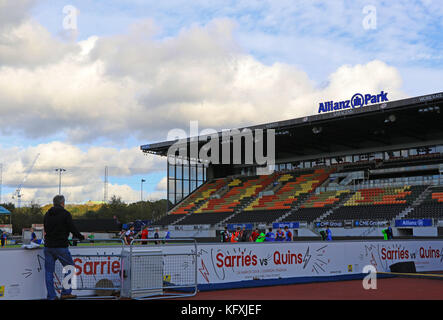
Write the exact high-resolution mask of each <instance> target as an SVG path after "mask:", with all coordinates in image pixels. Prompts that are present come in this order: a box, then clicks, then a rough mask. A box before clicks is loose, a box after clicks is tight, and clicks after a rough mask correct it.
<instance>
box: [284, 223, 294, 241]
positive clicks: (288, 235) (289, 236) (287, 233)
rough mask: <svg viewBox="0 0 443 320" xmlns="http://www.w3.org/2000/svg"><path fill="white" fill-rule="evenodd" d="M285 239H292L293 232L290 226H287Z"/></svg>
mask: <svg viewBox="0 0 443 320" xmlns="http://www.w3.org/2000/svg"><path fill="white" fill-rule="evenodd" d="M285 241H292V232H291V231H290V230H289V227H288V226H285Z"/></svg>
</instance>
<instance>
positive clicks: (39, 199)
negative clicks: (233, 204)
mask: <svg viewBox="0 0 443 320" xmlns="http://www.w3.org/2000/svg"><path fill="white" fill-rule="evenodd" d="M442 28H443V7H442V6H441V3H440V1H437V0H415V1H412V0H410V1H377V0H373V1H366V0H362V1H360V0H356V1H340V0H334V1H317V0H300V1H298V0H291V1H289V0H288V1H286V0H272V1H258V0H257V1H253V0H239V1H228V0H227V1H215V0H206V1H203V0H195V1H181V0H164V1H151V0H143V1H142V0H127V1H123V0H120V1H116V0H107V1H86V0H78V1H74V0H51V1H49V0H0V164H1V168H2V170H1V187H2V188H1V199H0V201H2V202H15V201H16V198H15V199H13V193H14V191H15V190H16V189H17V188H18V187H19V186H20V185H21V186H22V189H21V191H22V203H24V204H29V203H31V202H35V203H39V204H46V203H50V202H51V199H52V198H53V196H54V195H55V194H57V193H58V188H59V178H60V176H59V174H58V172H56V171H55V169H56V168H64V169H66V171H64V172H63V174H62V176H61V181H62V184H61V188H62V193H63V194H64V195H65V196H66V199H67V203H84V202H86V201H88V200H92V201H101V200H103V199H104V175H105V167H108V181H109V182H108V198H110V197H111V196H112V195H116V196H119V197H121V198H122V200H124V201H126V202H135V201H139V200H140V199H141V198H142V197H143V199H144V200H147V199H149V200H156V199H161V198H165V197H166V178H165V176H166V160H165V159H164V158H161V157H156V156H153V155H144V154H143V153H142V152H141V151H140V146H141V145H144V144H149V143H153V142H160V141H165V140H167V136H168V133H169V132H171V130H174V129H182V130H184V131H185V132H189V127H190V121H198V125H199V128H200V130H203V129H215V130H221V129H226V128H238V127H243V126H247V125H255V124H260V123H266V122H271V121H278V120H286V119H291V118H298V117H302V116H307V115H313V114H316V113H317V111H318V103H319V102H322V101H328V100H339V99H349V98H350V97H351V96H352V95H353V94H354V93H356V92H361V93H374V94H376V93H378V92H380V91H381V90H384V91H385V92H388V93H389V95H388V98H389V100H390V101H392V100H398V99H403V98H407V97H413V96H419V95H426V94H430V93H436V92H441V91H443V90H442V85H441V84H442V83H443V54H442V52H443V50H442V49H443V33H442V32H441V30H442ZM34 161H35V164H34V166H33V167H32V170H31V171H30V168H31V166H32V164H33V162H34ZM141 179H145V180H146V182H144V183H143V194H142V192H141V188H142V183H141Z"/></svg>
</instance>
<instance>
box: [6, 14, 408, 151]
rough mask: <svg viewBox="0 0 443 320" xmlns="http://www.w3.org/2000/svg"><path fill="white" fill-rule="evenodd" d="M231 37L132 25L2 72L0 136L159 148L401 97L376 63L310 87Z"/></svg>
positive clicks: (205, 30)
mask: <svg viewBox="0 0 443 320" xmlns="http://www.w3.org/2000/svg"><path fill="white" fill-rule="evenodd" d="M233 28H235V24H234V23H233V22H232V21H231V20H227V19H217V20H214V21H212V22H210V23H209V24H207V25H205V26H198V25H194V26H192V27H189V28H186V29H183V30H182V31H181V32H180V33H179V34H178V35H176V36H175V37H170V38H166V39H161V40H156V39H154V38H153V37H152V35H153V34H155V32H156V31H155V29H156V28H155V25H154V23H153V22H152V21H150V20H149V21H147V22H146V21H144V22H143V21H142V22H140V23H138V24H137V25H135V26H134V27H133V28H131V29H130V31H129V32H128V33H127V34H123V35H117V36H110V37H105V38H96V37H91V38H90V39H88V40H86V41H83V42H81V43H79V44H78V45H77V46H76V49H73V50H71V51H69V54H64V55H63V58H60V59H59V60H58V61H56V62H54V63H50V64H49V65H48V64H45V65H41V66H39V67H34V68H24V67H17V66H11V65H9V66H4V67H2V68H0V112H1V114H2V117H1V118H0V128H1V130H2V131H3V133H5V134H6V133H8V134H11V133H12V134H16V133H20V132H21V131H23V133H24V134H25V135H26V136H27V137H28V138H37V137H50V136H53V135H56V134H60V133H63V134H64V135H66V136H67V137H68V140H69V141H70V142H73V143H77V142H88V143H93V142H94V141H95V140H97V139H100V138H104V139H107V140H108V141H125V140H126V139H128V138H129V137H136V138H138V139H145V140H148V139H149V140H151V141H152V140H157V141H159V140H164V139H165V138H166V136H167V131H168V130H170V129H173V128H182V129H187V128H188V125H189V121H191V120H198V121H199V122H200V127H201V128H203V127H211V128H215V129H221V128H229V127H240V126H245V125H253V124H257V123H263V122H268V121H277V120H283V119H287V118H295V117H301V116H305V115H310V114H312V113H314V112H315V108H316V105H317V103H318V102H319V101H321V100H322V99H324V98H327V99H335V98H338V97H341V96H343V95H346V96H349V95H351V94H352V93H353V92H354V91H356V90H357V91H367V92H375V91H377V90H378V89H379V88H383V89H385V90H386V91H387V90H390V92H391V95H390V98H393V99H395V98H400V97H403V96H404V94H403V93H401V92H400V87H401V79H400V77H399V74H398V73H397V72H396V71H395V69H394V68H392V67H390V66H388V65H386V64H385V63H383V62H380V61H373V62H369V63H367V64H364V65H354V66H344V67H341V68H339V69H338V70H337V71H335V72H334V73H333V74H331V76H330V79H329V85H328V86H327V87H325V88H318V87H316V86H315V85H314V83H313V82H312V81H311V80H310V78H309V77H308V75H307V74H306V73H305V72H304V71H303V70H301V69H299V68H297V67H295V66H292V65H289V64H285V63H274V64H271V65H266V64H264V63H262V62H260V61H258V60H257V59H256V58H254V57H253V56H252V55H249V54H247V53H244V52H242V51H241V50H240V49H239V48H238V46H237V44H236V42H235V40H234V37H233V34H232V32H233ZM349 84H352V85H349ZM276 110H278V112H276ZM233 115H235V116H233ZM147 142H149V141H147Z"/></svg>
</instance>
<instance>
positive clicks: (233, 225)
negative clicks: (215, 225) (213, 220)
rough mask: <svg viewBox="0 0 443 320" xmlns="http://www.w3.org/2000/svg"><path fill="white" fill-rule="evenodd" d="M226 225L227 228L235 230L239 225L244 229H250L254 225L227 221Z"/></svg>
mask: <svg viewBox="0 0 443 320" xmlns="http://www.w3.org/2000/svg"><path fill="white" fill-rule="evenodd" d="M227 227H228V230H236V229H237V228H238V227H240V229H243V227H245V229H246V230H252V229H253V228H254V225H253V224H252V223H228V224H227Z"/></svg>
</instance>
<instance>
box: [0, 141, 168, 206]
mask: <svg viewBox="0 0 443 320" xmlns="http://www.w3.org/2000/svg"><path fill="white" fill-rule="evenodd" d="M37 154H40V155H39V157H38V158H37V161H36V162H35V166H34V168H33V170H32V172H31V173H30V174H29V176H28V178H27V180H26V182H25V183H24V184H23V189H22V193H23V194H24V196H23V201H32V200H33V199H36V200H39V199H40V200H39V201H43V202H50V200H51V199H52V197H53V196H54V195H55V194H57V193H58V187H59V174H58V173H57V172H56V171H55V169H56V168H63V169H66V172H63V174H62V193H63V194H65V195H66V197H67V198H69V201H71V202H83V201H88V200H103V197H104V174H105V167H106V166H107V167H108V180H109V179H111V178H114V179H115V178H118V179H119V181H122V182H121V183H118V184H117V183H109V184H108V197H109V198H110V197H111V196H112V195H113V194H115V195H118V196H121V197H122V199H123V200H125V201H127V202H134V201H139V200H140V193H139V191H138V190H134V189H133V188H132V186H130V185H128V184H127V183H125V182H124V181H125V179H129V178H130V177H131V176H133V175H136V174H146V175H147V174H150V173H154V172H158V171H161V170H162V169H163V167H164V159H162V158H160V157H155V156H153V155H144V154H142V152H141V151H140V150H139V148H138V147H135V148H129V149H115V148H104V147H90V148H89V149H87V150H81V149H80V148H78V147H76V146H73V145H69V144H67V143H62V142H51V143H46V144H40V145H37V146H34V147H28V148H18V147H14V148H1V147H0V155H1V156H0V163H2V164H3V175H2V178H3V179H2V180H3V181H2V184H3V186H4V187H9V188H16V187H18V186H19V185H20V184H21V183H22V181H23V179H24V178H25V176H26V173H27V172H28V171H29V168H30V166H31V164H32V162H33V161H34V159H36V157H37ZM160 191H161V190H160ZM159 194H160V193H158V192H157V190H156V193H155V195H156V196H158V195H159ZM5 199H6V200H8V199H9V200H10V199H11V194H9V195H5V196H4V197H3V200H5Z"/></svg>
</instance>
